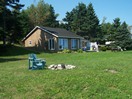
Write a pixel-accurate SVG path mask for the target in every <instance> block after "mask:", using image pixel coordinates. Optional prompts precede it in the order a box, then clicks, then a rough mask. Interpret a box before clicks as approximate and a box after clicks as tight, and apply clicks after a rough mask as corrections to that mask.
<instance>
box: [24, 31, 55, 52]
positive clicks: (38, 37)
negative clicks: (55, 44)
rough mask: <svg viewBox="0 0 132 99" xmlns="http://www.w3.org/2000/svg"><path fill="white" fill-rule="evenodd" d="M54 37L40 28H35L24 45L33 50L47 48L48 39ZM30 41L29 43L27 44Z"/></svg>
mask: <svg viewBox="0 0 132 99" xmlns="http://www.w3.org/2000/svg"><path fill="white" fill-rule="evenodd" d="M49 38H55V37H53V36H52V35H51V34H48V33H46V32H44V31H42V30H40V29H37V30H36V31H34V33H32V35H30V36H29V37H28V38H27V39H26V40H25V42H24V43H25V47H28V48H32V49H35V50H42V51H43V50H48V39H49ZM29 42H31V44H29Z"/></svg>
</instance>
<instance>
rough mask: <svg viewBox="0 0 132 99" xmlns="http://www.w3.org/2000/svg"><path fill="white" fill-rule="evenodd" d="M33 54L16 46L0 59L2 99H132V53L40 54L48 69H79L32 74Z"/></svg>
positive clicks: (40, 71) (39, 71)
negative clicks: (60, 65)
mask: <svg viewBox="0 0 132 99" xmlns="http://www.w3.org/2000/svg"><path fill="white" fill-rule="evenodd" d="M16 49H17V50H16ZM14 52H15V53H14ZM29 53H32V52H30V51H27V50H25V49H23V48H21V47H18V46H17V47H15V46H14V47H12V48H11V49H10V50H9V51H8V52H7V53H5V54H3V55H2V56H0V99H132V51H126V52H99V53H89V52H88V53H70V54H66V53H65V54H61V53H37V57H39V58H44V59H46V62H47V63H46V64H47V66H49V65H50V64H58V63H65V64H71V65H75V66H76V68H75V69H72V70H55V71H53V70H48V69H45V70H34V71H32V70H28V54H29Z"/></svg>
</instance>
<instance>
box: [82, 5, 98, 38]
mask: <svg viewBox="0 0 132 99" xmlns="http://www.w3.org/2000/svg"><path fill="white" fill-rule="evenodd" d="M83 31H85V36H88V37H89V39H90V40H94V38H97V36H99V34H98V33H99V31H100V26H99V19H98V17H97V16H96V14H95V11H94V9H93V5H92V3H90V4H89V5H88V7H87V13H86V17H85V23H84V24H83Z"/></svg>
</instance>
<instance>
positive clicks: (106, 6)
mask: <svg viewBox="0 0 132 99" xmlns="http://www.w3.org/2000/svg"><path fill="white" fill-rule="evenodd" d="M38 1H39V0H20V3H21V4H25V7H24V8H23V9H26V8H27V7H29V6H30V5H31V4H35V5H36V4H37V2H38ZM44 1H45V3H48V4H51V5H52V6H53V7H54V10H55V13H56V14H59V16H58V18H57V20H62V19H63V18H65V16H66V12H70V11H71V10H72V9H73V8H75V7H76V6H77V5H78V3H81V2H82V3H85V4H86V5H88V4H89V3H90V2H91V3H92V4H93V8H94V10H95V13H96V15H97V17H98V18H99V20H100V23H101V22H102V20H103V17H106V22H110V23H112V22H113V20H114V19H115V18H117V17H119V18H120V21H121V22H124V21H125V22H126V23H127V24H128V25H132V0H44Z"/></svg>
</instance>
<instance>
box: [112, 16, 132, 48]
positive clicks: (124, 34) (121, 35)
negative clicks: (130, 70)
mask: <svg viewBox="0 0 132 99" xmlns="http://www.w3.org/2000/svg"><path fill="white" fill-rule="evenodd" d="M113 31H114V32H113V34H112V37H113V41H114V44H113V45H114V46H120V47H121V48H123V49H126V48H130V47H132V40H131V38H130V32H129V30H128V25H127V24H126V22H123V23H122V24H121V22H120V18H116V19H115V20H114V23H113Z"/></svg>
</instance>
